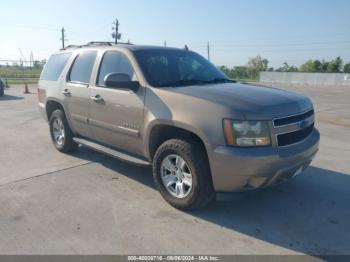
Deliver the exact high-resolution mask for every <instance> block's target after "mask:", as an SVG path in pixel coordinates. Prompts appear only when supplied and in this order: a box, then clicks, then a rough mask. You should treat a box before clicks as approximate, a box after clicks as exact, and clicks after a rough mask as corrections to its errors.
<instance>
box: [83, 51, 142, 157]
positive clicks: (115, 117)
mask: <svg viewBox="0 0 350 262" xmlns="http://www.w3.org/2000/svg"><path fill="white" fill-rule="evenodd" d="M109 73H124V74H128V75H129V76H130V78H131V79H132V80H134V81H137V76H136V74H135V70H134V69H133V66H132V64H131V62H130V60H129V58H128V57H127V56H126V55H125V54H124V53H122V52H118V51H107V52H106V53H105V54H104V55H103V57H102V60H101V64H100V68H99V70H98V74H97V80H96V85H95V86H92V87H91V93H90V95H91V100H90V118H89V124H90V126H91V130H92V133H93V136H94V138H95V140H97V141H98V142H100V143H102V144H106V145H108V146H113V147H117V148H119V149H121V150H125V151H129V152H134V153H140V154H142V153H143V152H142V141H141V138H140V135H141V130H142V125H143V107H144V102H143V101H144V88H143V87H140V88H139V90H138V91H136V92H133V91H130V90H123V89H115V88H107V87H105V83H104V79H105V77H106V75H108V74H109Z"/></svg>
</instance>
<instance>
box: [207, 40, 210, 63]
mask: <svg viewBox="0 0 350 262" xmlns="http://www.w3.org/2000/svg"><path fill="white" fill-rule="evenodd" d="M207 52H208V61H210V44H209V42H208V45H207Z"/></svg>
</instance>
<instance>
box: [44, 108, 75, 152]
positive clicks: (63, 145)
mask: <svg viewBox="0 0 350 262" xmlns="http://www.w3.org/2000/svg"><path fill="white" fill-rule="evenodd" d="M50 134H51V139H52V142H53V144H54V146H55V147H56V148H57V150H59V151H61V152H63V153H68V152H73V151H75V150H76V149H77V147H78V144H77V143H75V142H74V141H73V133H72V131H71V129H70V127H69V125H68V122H67V119H66V116H65V115H64V113H63V111H62V110H60V109H57V110H55V111H54V112H52V114H51V116H50Z"/></svg>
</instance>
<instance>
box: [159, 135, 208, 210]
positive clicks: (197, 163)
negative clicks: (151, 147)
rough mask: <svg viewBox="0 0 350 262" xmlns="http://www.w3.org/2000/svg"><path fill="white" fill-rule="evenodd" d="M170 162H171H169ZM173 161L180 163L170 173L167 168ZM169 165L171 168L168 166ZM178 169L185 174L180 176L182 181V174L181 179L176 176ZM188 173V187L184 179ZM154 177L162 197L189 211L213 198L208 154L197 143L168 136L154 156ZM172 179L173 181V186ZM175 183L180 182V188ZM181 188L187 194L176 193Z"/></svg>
mask: <svg viewBox="0 0 350 262" xmlns="http://www.w3.org/2000/svg"><path fill="white" fill-rule="evenodd" d="M177 157H179V158H177ZM181 159H182V160H181ZM169 161H170V163H172V165H170V164H169ZM176 161H177V162H179V163H180V164H181V165H182V168H180V166H178V165H176V167H175V170H177V171H173V172H170V171H169V170H170V169H172V168H173V166H174V163H175V162H176ZM183 161H184V162H185V164H183ZM169 166H171V168H168V167H169ZM180 169H181V170H180ZM179 170H180V171H179ZM174 172H175V175H174ZM178 172H179V173H180V174H185V175H182V179H183V180H182V179H181V175H179V176H180V178H179V177H178V174H179V173H178ZM188 173H189V174H190V175H191V177H192V179H191V181H192V186H191V187H190V186H188V184H189V183H188V181H190V179H188V178H187V177H189V175H188ZM172 176H174V177H175V178H173V177H172ZM153 178H154V181H155V184H156V186H157V188H158V190H159V192H160V194H161V195H162V197H163V198H164V199H165V200H166V201H167V202H168V203H169V204H170V205H172V206H173V207H175V208H177V209H182V210H192V209H197V208H200V207H204V206H206V205H207V204H209V203H210V202H211V201H212V200H213V199H214V198H215V192H214V188H213V182H212V178H211V172H210V167H209V162H208V158H207V155H206V153H205V152H204V150H203V148H202V147H201V146H200V145H199V144H198V143H196V142H190V141H187V140H184V139H171V140H168V141H166V142H164V143H163V144H162V145H161V146H160V147H159V148H158V150H157V152H156V154H155V156H154V158H153ZM173 179H174V180H175V181H176V184H175V185H174V184H173V183H175V182H174V181H173ZM165 180H166V181H165ZM185 180H187V182H185ZM168 181H170V182H169V183H168ZM181 182H182V186H181ZM178 183H180V186H179V187H178ZM165 184H168V185H170V184H171V186H168V187H167V186H166V185H165ZM178 188H180V189H181V188H182V190H178ZM181 191H182V192H184V193H186V194H181V193H180V194H177V193H179V192H181Z"/></svg>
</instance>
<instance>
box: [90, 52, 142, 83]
mask: <svg viewBox="0 0 350 262" xmlns="http://www.w3.org/2000/svg"><path fill="white" fill-rule="evenodd" d="M110 73H123V74H127V75H129V76H130V78H131V79H132V80H135V78H136V77H135V71H134V69H133V67H132V65H131V63H130V61H129V59H128V58H127V56H126V55H124V54H123V53H120V52H116V51H109V52H106V53H105V54H104V55H103V58H102V62H101V65H100V70H99V73H98V78H97V79H98V80H97V85H98V86H105V81H104V79H105V77H106V75H108V74H110Z"/></svg>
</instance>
